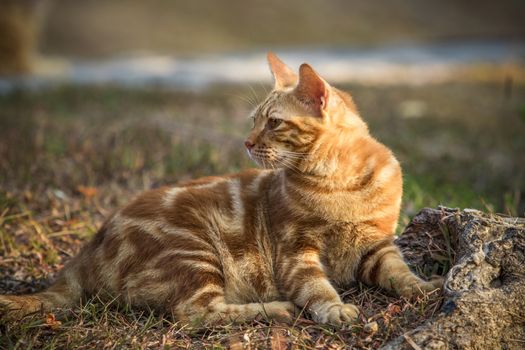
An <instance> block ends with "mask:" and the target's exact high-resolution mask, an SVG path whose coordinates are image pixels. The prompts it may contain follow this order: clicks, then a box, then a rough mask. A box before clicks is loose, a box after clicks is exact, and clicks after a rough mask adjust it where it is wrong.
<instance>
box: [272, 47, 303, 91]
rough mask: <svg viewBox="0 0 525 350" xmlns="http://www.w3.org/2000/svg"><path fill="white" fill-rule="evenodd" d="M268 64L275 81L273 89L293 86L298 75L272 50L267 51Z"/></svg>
mask: <svg viewBox="0 0 525 350" xmlns="http://www.w3.org/2000/svg"><path fill="white" fill-rule="evenodd" d="M267 58H268V65H269V66H270V70H271V71H272V74H273V79H274V82H275V86H274V89H276V90H282V89H286V88H290V87H294V86H295V84H296V83H297V80H298V77H297V74H295V73H294V71H293V70H292V69H291V68H290V67H288V66H287V65H286V64H284V62H283V61H281V60H280V59H279V57H277V56H276V55H275V54H274V53H273V52H271V51H270V52H268V55H267Z"/></svg>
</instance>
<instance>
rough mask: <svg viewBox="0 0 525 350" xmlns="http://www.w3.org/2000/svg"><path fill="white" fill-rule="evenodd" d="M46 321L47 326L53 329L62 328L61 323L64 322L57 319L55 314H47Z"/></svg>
mask: <svg viewBox="0 0 525 350" xmlns="http://www.w3.org/2000/svg"><path fill="white" fill-rule="evenodd" d="M45 322H46V326H48V327H50V328H52V329H57V328H60V325H61V324H62V322H60V321H59V320H57V319H56V317H55V314H47V315H46V320H45Z"/></svg>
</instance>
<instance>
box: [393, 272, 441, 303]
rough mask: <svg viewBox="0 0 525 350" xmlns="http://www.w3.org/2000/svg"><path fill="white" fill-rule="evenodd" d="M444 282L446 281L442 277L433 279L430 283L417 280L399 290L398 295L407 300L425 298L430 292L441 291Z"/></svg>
mask: <svg viewBox="0 0 525 350" xmlns="http://www.w3.org/2000/svg"><path fill="white" fill-rule="evenodd" d="M444 282H445V279H444V278H443V277H441V276H436V277H433V278H432V279H431V280H430V281H423V280H417V281H414V282H413V283H408V284H406V285H404V286H402V287H401V288H399V289H398V293H399V295H400V296H403V297H407V298H410V297H414V296H424V295H426V294H428V293H430V292H433V291H438V290H441V289H442V288H443V283H444Z"/></svg>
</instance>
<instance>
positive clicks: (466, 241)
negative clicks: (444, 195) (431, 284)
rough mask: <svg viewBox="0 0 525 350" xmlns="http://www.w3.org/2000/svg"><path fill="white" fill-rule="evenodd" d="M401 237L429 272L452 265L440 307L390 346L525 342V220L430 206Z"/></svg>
mask: <svg viewBox="0 0 525 350" xmlns="http://www.w3.org/2000/svg"><path fill="white" fill-rule="evenodd" d="M397 244H398V245H399V246H400V247H401V249H402V250H403V252H404V254H405V257H406V259H407V260H408V262H409V263H410V264H411V265H413V266H417V267H418V268H419V269H420V270H421V272H423V273H427V274H429V273H436V272H437V273H439V272H442V271H445V270H447V269H448V268H449V267H450V271H449V272H448V273H447V275H446V279H445V284H444V290H443V293H444V297H445V300H444V302H443V306H442V308H441V311H440V313H439V314H437V315H436V316H435V317H434V318H432V319H430V320H429V321H428V322H427V323H426V324H424V325H422V326H420V327H418V328H416V329H414V330H412V331H409V332H407V333H406V334H404V335H402V336H401V337H398V338H396V339H394V340H393V341H391V342H389V343H387V344H386V345H385V346H384V347H383V348H382V349H525V219H522V218H510V217H503V216H496V215H488V214H484V213H482V212H480V211H477V210H472V209H465V210H463V211H460V210H458V209H450V208H444V207H440V208H438V209H423V210H422V211H421V212H420V213H419V214H418V215H417V216H416V217H414V219H413V220H412V222H411V223H410V225H409V226H408V227H407V228H406V230H405V232H404V233H403V234H402V235H401V236H400V237H399V238H398V240H397Z"/></svg>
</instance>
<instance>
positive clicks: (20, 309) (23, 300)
mask: <svg viewBox="0 0 525 350" xmlns="http://www.w3.org/2000/svg"><path fill="white" fill-rule="evenodd" d="M67 272H68V271H67V270H66V271H63V273H61V274H60V276H59V277H58V279H57V280H56V281H55V282H54V283H53V284H52V285H51V286H50V287H49V288H48V289H46V290H44V291H42V292H39V293H35V294H27V295H0V319H3V320H15V319H20V318H22V317H24V316H26V315H29V314H32V313H36V312H47V311H50V310H52V309H54V308H58V307H68V306H72V305H74V304H76V303H77V302H78V301H79V300H80V298H81V297H82V288H81V287H80V285H79V284H78V282H77V281H76V279H75V278H68V277H69V276H68V274H67Z"/></svg>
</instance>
